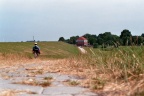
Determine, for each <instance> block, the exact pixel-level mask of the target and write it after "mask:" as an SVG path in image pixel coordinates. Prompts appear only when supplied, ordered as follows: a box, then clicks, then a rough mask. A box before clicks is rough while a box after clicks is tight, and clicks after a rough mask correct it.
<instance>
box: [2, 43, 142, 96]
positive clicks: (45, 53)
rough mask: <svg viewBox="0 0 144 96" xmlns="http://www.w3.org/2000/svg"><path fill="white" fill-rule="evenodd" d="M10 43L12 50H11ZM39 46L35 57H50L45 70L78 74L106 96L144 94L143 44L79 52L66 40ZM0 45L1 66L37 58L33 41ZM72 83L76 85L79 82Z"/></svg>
mask: <svg viewBox="0 0 144 96" xmlns="http://www.w3.org/2000/svg"><path fill="white" fill-rule="evenodd" d="M9 44H10V45H11V46H13V49H9ZM16 45H17V47H15V46H16ZM38 45H39V46H40V47H41V50H42V54H41V56H40V58H38V59H36V60H37V61H39V63H40V62H41V61H43V60H46V59H47V60H48V61H46V62H45V64H44V65H43V66H42V69H43V72H60V73H63V74H71V75H77V76H78V77H79V78H82V79H83V80H82V82H80V83H79V85H80V86H83V87H88V88H90V89H92V90H93V91H95V92H97V93H99V94H104V93H107V95H106V96H127V95H130V96H143V93H144V63H143V60H144V46H128V47H119V48H105V49H101V48H97V49H93V48H90V47H86V48H85V50H86V51H87V54H80V53H79V51H78V49H77V47H76V46H73V45H69V44H66V43H63V42H39V43H38ZM0 46H1V47H0V60H1V61H0V64H1V66H2V65H5V64H9V63H11V64H12V62H13V61H15V62H18V63H20V62H23V63H25V62H26V61H28V60H30V61H29V62H33V61H32V60H34V61H35V59H32V58H33V56H32V54H31V48H32V46H33V43H31V42H27V43H26V42H21V43H18V44H17V43H0ZM16 48H18V50H16ZM2 50H3V51H2ZM51 59H52V60H51ZM2 61H3V62H2ZM45 79H48V78H47V77H45ZM70 83H71V85H75V83H77V82H70ZM43 85H46V84H45V83H44V84H43Z"/></svg>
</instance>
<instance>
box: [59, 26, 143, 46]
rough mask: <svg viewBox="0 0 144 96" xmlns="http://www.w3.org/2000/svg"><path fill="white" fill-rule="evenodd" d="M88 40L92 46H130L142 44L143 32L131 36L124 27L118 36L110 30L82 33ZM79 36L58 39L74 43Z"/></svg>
mask: <svg viewBox="0 0 144 96" xmlns="http://www.w3.org/2000/svg"><path fill="white" fill-rule="evenodd" d="M83 37H85V38H86V39H87V40H88V44H89V46H93V47H95V48H96V47H98V46H102V47H108V46H114V47H118V46H130V45H143V44H144V33H142V34H141V36H133V35H132V34H131V32H130V31H129V30H127V29H124V30H123V31H122V32H121V34H120V36H117V35H114V34H111V32H105V33H101V34H99V35H92V34H89V33H87V34H84V35H83ZM78 38H79V36H72V37H70V38H69V39H65V38H64V37H60V38H59V40H58V41H63V42H67V43H69V44H76V40H77V39H78Z"/></svg>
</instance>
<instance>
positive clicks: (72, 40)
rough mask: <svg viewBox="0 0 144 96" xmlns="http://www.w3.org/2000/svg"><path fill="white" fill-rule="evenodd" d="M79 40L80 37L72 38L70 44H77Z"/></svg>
mask: <svg viewBox="0 0 144 96" xmlns="http://www.w3.org/2000/svg"><path fill="white" fill-rule="evenodd" d="M78 38H79V36H72V37H70V39H69V43H70V44H76V40H77V39H78Z"/></svg>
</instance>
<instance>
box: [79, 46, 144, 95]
mask: <svg viewBox="0 0 144 96" xmlns="http://www.w3.org/2000/svg"><path fill="white" fill-rule="evenodd" d="M86 50H87V51H89V54H87V55H85V56H84V55H83V56H82V57H80V58H81V59H80V58H79V59H78V60H81V61H82V62H83V63H84V64H83V68H84V69H87V68H89V69H90V71H91V73H92V74H91V75H90V74H89V75H88V76H87V77H88V78H91V80H90V81H91V82H92V83H91V84H90V86H93V88H94V89H100V88H102V89H103V88H105V89H106V88H108V86H107V87H105V86H104V85H107V84H109V83H110V82H111V83H115V84H118V85H117V86H119V87H121V89H119V90H122V89H123V88H124V89H125V90H128V91H129V92H127V95H132V94H135V93H137V94H141V93H143V92H144V62H143V60H144V47H141V46H139V47H136V46H132V47H130V46H129V47H120V48H117V49H115V48H111V49H92V48H87V49H86ZM82 58H83V59H82ZM83 60H84V61H83ZM84 66H85V67H84ZM77 67H78V66H77ZM86 74H88V73H86ZM120 84H122V85H125V86H123V87H122V86H120ZM126 85H127V86H126ZM134 86H135V87H134ZM109 88H110V87H109ZM112 89H113V88H110V90H111V91H112ZM115 90H116V89H115ZM141 96H142V95H141Z"/></svg>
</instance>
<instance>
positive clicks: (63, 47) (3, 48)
mask: <svg viewBox="0 0 144 96" xmlns="http://www.w3.org/2000/svg"><path fill="white" fill-rule="evenodd" d="M33 46H34V43H33V42H6V43H0V54H1V55H3V56H5V55H8V54H15V55H22V56H24V57H28V58H33V54H32V47H33ZM38 46H39V47H40V49H41V55H40V58H43V59H44V58H45V59H46V58H47V59H49V58H53V59H55V58H66V57H69V56H72V55H77V54H79V50H78V48H77V47H76V46H74V45H70V44H67V43H63V42H38Z"/></svg>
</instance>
